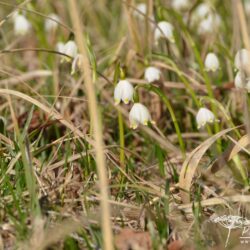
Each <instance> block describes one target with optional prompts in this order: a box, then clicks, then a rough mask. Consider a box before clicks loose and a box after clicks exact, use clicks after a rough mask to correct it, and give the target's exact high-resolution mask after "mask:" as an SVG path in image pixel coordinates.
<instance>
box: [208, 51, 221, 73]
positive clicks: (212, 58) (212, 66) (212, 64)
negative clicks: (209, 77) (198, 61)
mask: <svg viewBox="0 0 250 250" xmlns="http://www.w3.org/2000/svg"><path fill="white" fill-rule="evenodd" d="M219 67H220V63H219V59H218V57H217V55H216V54H214V53H208V54H207V56H206V59H205V68H206V70H207V71H216V70H218V69H219Z"/></svg>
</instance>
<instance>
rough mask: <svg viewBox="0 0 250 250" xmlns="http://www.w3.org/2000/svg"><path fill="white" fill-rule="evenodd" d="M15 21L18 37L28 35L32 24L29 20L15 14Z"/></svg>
mask: <svg viewBox="0 0 250 250" xmlns="http://www.w3.org/2000/svg"><path fill="white" fill-rule="evenodd" d="M13 20H14V31H15V34H16V35H26V34H27V33H28V32H29V31H30V29H31V24H30V22H29V21H28V19H27V18H26V17H25V16H23V15H20V14H15V15H14V16H13Z"/></svg>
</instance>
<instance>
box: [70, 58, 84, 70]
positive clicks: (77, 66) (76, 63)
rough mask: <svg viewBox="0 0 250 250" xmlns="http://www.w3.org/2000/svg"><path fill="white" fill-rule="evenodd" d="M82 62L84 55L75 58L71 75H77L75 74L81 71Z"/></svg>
mask: <svg viewBox="0 0 250 250" xmlns="http://www.w3.org/2000/svg"><path fill="white" fill-rule="evenodd" d="M82 61H83V55H82V54H77V55H76V57H75V58H74V60H73V62H72V66H71V75H73V74H75V72H76V71H77V70H78V69H81V66H82Z"/></svg>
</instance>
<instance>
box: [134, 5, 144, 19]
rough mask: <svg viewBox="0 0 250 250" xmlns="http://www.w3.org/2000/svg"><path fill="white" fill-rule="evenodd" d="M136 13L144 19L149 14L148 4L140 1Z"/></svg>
mask: <svg viewBox="0 0 250 250" xmlns="http://www.w3.org/2000/svg"><path fill="white" fill-rule="evenodd" d="M134 15H135V16H136V17H138V18H140V19H143V18H144V17H145V15H147V5H146V4H145V3H139V4H138V5H137V6H136V10H134Z"/></svg>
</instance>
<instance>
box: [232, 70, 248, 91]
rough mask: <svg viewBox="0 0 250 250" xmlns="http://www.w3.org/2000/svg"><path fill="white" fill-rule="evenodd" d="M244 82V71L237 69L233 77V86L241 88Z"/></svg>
mask: <svg viewBox="0 0 250 250" xmlns="http://www.w3.org/2000/svg"><path fill="white" fill-rule="evenodd" d="M245 83H246V77H245V75H244V73H242V72H241V71H238V72H237V74H236V76H235V78H234V86H235V88H237V89H243V88H244V86H245Z"/></svg>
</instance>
